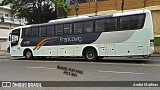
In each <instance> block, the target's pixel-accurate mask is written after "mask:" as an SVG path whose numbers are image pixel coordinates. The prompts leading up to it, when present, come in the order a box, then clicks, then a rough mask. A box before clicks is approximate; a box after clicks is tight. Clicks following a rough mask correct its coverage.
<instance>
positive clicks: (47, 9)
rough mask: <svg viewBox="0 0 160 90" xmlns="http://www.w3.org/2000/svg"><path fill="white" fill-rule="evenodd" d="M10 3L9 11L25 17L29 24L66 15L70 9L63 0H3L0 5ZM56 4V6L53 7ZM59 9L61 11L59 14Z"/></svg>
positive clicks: (44, 21)
mask: <svg viewBox="0 0 160 90" xmlns="http://www.w3.org/2000/svg"><path fill="white" fill-rule="evenodd" d="M7 4H10V6H11V13H12V14H13V15H15V16H17V17H19V18H26V19H27V20H28V22H29V24H35V23H46V22H48V21H49V20H53V19H56V18H57V12H56V11H58V15H59V16H60V17H66V16H67V15H68V13H69V11H70V9H69V7H68V6H67V5H66V4H65V2H64V1H63V0H3V1H2V2H1V5H7ZM55 6H56V7H55ZM59 11H61V12H62V13H60V14H59Z"/></svg>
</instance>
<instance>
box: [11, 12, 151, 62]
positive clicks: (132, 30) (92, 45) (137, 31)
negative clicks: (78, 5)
mask: <svg viewBox="0 0 160 90" xmlns="http://www.w3.org/2000/svg"><path fill="white" fill-rule="evenodd" d="M10 42H11V43H10V54H11V56H16V57H17V56H25V57H26V59H33V58H34V57H46V56H58V57H61V56H63V57H65V56H67V57H85V59H86V60H88V61H95V60H99V59H101V58H103V57H109V56H128V57H131V56H144V58H149V56H150V54H152V53H153V51H154V35H153V23H152V16H151V12H150V11H149V10H138V11H131V12H124V13H116V14H112V15H102V16H93V17H89V16H86V17H78V18H68V19H59V20H52V21H50V22H49V23H43V24H34V25H27V26H21V27H17V28H15V29H13V30H12V33H11V37H10Z"/></svg>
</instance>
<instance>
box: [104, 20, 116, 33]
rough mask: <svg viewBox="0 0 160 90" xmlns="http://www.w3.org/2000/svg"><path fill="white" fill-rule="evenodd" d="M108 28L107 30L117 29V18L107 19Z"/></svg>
mask: <svg viewBox="0 0 160 90" xmlns="http://www.w3.org/2000/svg"><path fill="white" fill-rule="evenodd" d="M106 29H107V31H115V30H117V18H109V19H106Z"/></svg>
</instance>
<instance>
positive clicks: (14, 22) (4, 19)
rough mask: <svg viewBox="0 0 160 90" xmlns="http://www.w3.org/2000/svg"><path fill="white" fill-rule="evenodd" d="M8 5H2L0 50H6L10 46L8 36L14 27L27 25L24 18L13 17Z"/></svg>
mask: <svg viewBox="0 0 160 90" xmlns="http://www.w3.org/2000/svg"><path fill="white" fill-rule="evenodd" d="M10 10H11V9H10V8H9V7H8V6H0V50H6V49H7V47H8V46H9V42H8V37H9V33H10V32H11V29H12V28H15V27H17V26H20V25H25V22H26V21H25V20H24V19H19V18H16V17H13V15H11V14H10Z"/></svg>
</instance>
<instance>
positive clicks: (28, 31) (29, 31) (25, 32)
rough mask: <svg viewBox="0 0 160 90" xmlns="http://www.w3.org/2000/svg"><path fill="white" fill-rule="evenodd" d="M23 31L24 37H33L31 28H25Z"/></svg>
mask: <svg viewBox="0 0 160 90" xmlns="http://www.w3.org/2000/svg"><path fill="white" fill-rule="evenodd" d="M22 31H23V37H31V28H25V29H23V30H22Z"/></svg>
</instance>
